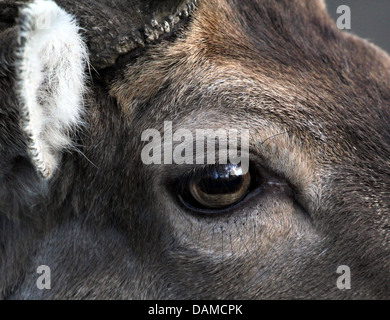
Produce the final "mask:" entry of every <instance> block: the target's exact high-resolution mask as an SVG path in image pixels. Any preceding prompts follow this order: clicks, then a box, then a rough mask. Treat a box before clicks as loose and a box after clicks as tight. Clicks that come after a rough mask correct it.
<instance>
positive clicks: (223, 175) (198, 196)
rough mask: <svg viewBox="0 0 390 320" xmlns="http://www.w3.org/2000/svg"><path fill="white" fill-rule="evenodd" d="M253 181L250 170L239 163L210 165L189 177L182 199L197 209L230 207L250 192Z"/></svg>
mask: <svg viewBox="0 0 390 320" xmlns="http://www.w3.org/2000/svg"><path fill="white" fill-rule="evenodd" d="M251 181H252V179H251V174H250V172H246V173H245V174H244V170H243V169H242V168H241V167H240V166H238V165H233V164H228V165H213V166H208V167H206V168H204V169H202V170H199V171H196V172H194V173H193V174H192V175H191V176H190V177H189V179H188V180H187V182H186V185H185V186H184V192H183V193H182V194H181V199H182V201H184V203H185V204H186V205H188V206H190V207H192V208H195V209H197V208H198V209H224V208H228V207H230V206H232V205H234V204H236V203H238V202H239V201H241V200H242V199H243V198H244V197H245V196H246V195H247V194H248V192H249V189H250V186H251Z"/></svg>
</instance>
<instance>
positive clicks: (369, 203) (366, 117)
mask: <svg viewBox="0 0 390 320" xmlns="http://www.w3.org/2000/svg"><path fill="white" fill-rule="evenodd" d="M13 36H14V33H13V30H8V31H4V32H3V33H2V34H1V36H0V41H1V46H0V48H2V49H1V53H2V57H1V61H2V63H1V66H0V77H1V78H0V84H1V86H0V96H1V97H2V98H1V101H2V105H1V108H0V115H1V118H0V131H1V135H0V142H1V144H0V146H1V151H2V156H1V158H0V163H1V172H0V179H1V186H0V211H1V212H2V214H1V215H0V221H1V224H0V226H1V228H2V230H1V232H0V244H1V246H0V248H1V255H0V259H1V260H0V294H1V295H2V297H3V298H12V299H18V298H77V299H81V298H113V299H115V298H117V299H121V298H141V299H144V298H145V299H148V298H184V299H186V298H198V299H200V298H336V299H339V298H341V299H344V298H369V299H373V298H382V299H383V298H390V286H389V281H388V280H389V270H390V217H389V214H390V208H389V207H390V202H389V200H390V188H389V185H390V184H389V182H390V169H389V164H390V162H389V159H390V133H389V122H390V111H389V106H390V89H389V88H390V58H389V57H388V56H387V55H386V54H385V53H384V52H382V51H381V50H380V49H378V48H376V47H375V46H373V45H371V44H369V43H367V42H365V41H363V40H361V39H358V38H356V37H354V36H351V35H347V34H344V33H341V32H339V31H338V30H337V29H336V28H335V26H334V24H333V23H332V22H331V20H330V18H329V17H328V16H327V14H326V13H325V11H324V8H323V5H322V2H320V1H312V0H302V1H298V0H296V1H290V0H281V1H271V0H269V1H268V0H258V1H249V0H243V1H242V0H240V1H239V0H210V1H201V2H200V4H199V7H198V9H197V10H196V11H195V13H194V15H193V17H192V20H191V23H190V24H189V25H188V26H187V27H186V29H183V30H182V33H181V34H180V35H179V37H178V39H176V40H175V41H174V42H163V43H161V44H157V45H155V46H153V47H152V48H150V49H149V50H147V52H146V53H145V54H144V55H143V56H141V57H139V58H138V59H136V61H133V62H132V63H130V64H129V65H128V66H127V67H126V69H124V70H120V69H117V70H116V74H115V79H114V80H111V79H112V74H105V72H104V71H102V72H101V73H100V75H94V79H93V85H90V90H89V93H88V94H87V97H86V106H87V116H86V121H87V126H86V129H85V130H84V131H82V132H79V133H78V138H77V139H76V140H77V141H76V142H77V145H78V146H79V149H80V151H81V152H82V153H78V152H74V153H65V154H64V155H63V159H62V164H61V167H60V169H59V171H58V172H57V173H56V175H55V177H54V178H53V179H52V180H50V182H49V186H48V188H47V190H46V191H44V189H45V186H44V183H43V182H42V181H40V180H39V178H38V177H37V176H36V174H35V173H34V170H33V168H32V167H31V164H30V163H29V161H28V159H27V154H26V151H25V145H24V142H23V139H22V138H21V137H22V135H21V133H20V130H19V128H18V106H17V105H16V102H15V100H14V98H13V95H11V94H10V92H12V90H13V89H12V83H13V79H14V75H13V68H12V59H13V51H12V49H9V50H5V49H4V48H12V45H8V44H11V43H13V40H12V39H13ZM112 70H114V69H110V70H109V71H110V72H112ZM106 72H108V70H106ZM164 120H173V122H174V125H175V127H180V126H183V127H186V128H190V129H195V128H201V127H206V128H210V127H215V128H219V127H227V128H229V127H230V126H232V127H237V128H241V127H245V128H249V129H250V130H251V137H252V141H251V149H252V153H253V154H254V159H255V161H256V162H259V163H261V165H263V166H264V167H267V168H268V169H270V170H272V171H274V172H275V173H276V174H278V175H279V176H280V177H281V179H285V180H287V181H289V183H290V184H291V186H292V188H293V189H294V197H293V198H291V197H289V196H287V195H285V194H283V193H274V194H270V195H266V196H259V197H255V198H253V199H251V200H250V201H248V202H247V203H246V204H245V205H243V206H241V207H240V208H238V209H236V210H235V211H234V212H232V213H231V214H229V215H225V216H221V217H215V218H214V219H209V218H204V219H203V218H201V217H198V216H193V215H191V214H190V213H188V212H186V211H185V210H183V209H182V208H181V207H180V206H179V205H178V204H177V201H176V198H175V195H174V194H172V193H171V192H170V191H169V190H170V187H169V185H170V181H172V180H173V179H174V178H175V177H177V176H178V175H179V174H180V173H183V172H185V170H186V168H182V167H177V166H145V165H143V164H142V162H141V157H140V152H141V149H142V146H143V143H142V142H141V139H140V137H141V132H142V130H145V129H146V128H160V129H161V128H162V126H163V121H164ZM281 132H286V134H280V133H281ZM265 140H267V143H262V142H263V141H265ZM252 159H253V158H252ZM42 197H43V198H42ZM41 264H46V265H49V266H50V267H51V271H52V289H51V290H38V289H37V287H36V279H37V276H38V275H37V274H36V268H37V266H39V265H41ZM339 265H348V266H349V267H350V268H351V270H352V289H351V290H346V291H341V290H339V289H337V287H336V279H337V277H338V275H337V274H336V269H337V267H338V266H339Z"/></svg>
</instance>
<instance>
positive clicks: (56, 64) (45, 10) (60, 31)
mask: <svg viewBox="0 0 390 320" xmlns="http://www.w3.org/2000/svg"><path fill="white" fill-rule="evenodd" d="M19 24H20V29H19V39H18V40H19V42H18V43H19V48H18V61H17V65H16V73H17V83H16V86H17V89H16V91H17V95H18V99H19V102H20V105H21V111H22V112H21V113H22V130H23V132H24V134H25V136H26V137H27V145H28V151H29V155H30V157H31V160H32V162H33V164H34V165H35V167H36V169H37V171H38V173H39V174H40V175H41V176H42V177H43V178H45V179H48V178H50V177H51V176H52V174H53V172H54V171H55V169H56V167H57V166H58V161H59V156H60V153H61V150H63V149H64V148H66V147H69V146H70V145H71V139H70V137H69V134H70V132H71V130H72V129H73V128H74V127H75V126H77V125H78V124H80V121H81V120H80V116H81V113H82V109H83V108H82V99H83V93H84V88H85V85H84V80H85V79H84V74H85V70H84V69H85V65H86V62H87V49H86V46H85V44H84V42H83V41H82V39H81V36H80V35H79V29H80V28H79V27H78V26H77V24H76V22H75V20H74V18H73V17H72V16H71V15H69V14H68V13H67V12H65V11H64V10H63V9H61V8H59V7H58V6H57V4H56V3H55V2H53V1H49V0H35V1H34V2H33V3H31V4H29V5H28V6H26V7H24V8H23V9H21V10H20V17H19Z"/></svg>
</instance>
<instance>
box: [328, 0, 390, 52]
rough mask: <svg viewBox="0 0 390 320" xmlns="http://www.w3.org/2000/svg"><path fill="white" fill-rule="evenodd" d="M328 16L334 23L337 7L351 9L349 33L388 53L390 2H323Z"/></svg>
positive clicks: (362, 0)
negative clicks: (341, 6) (342, 6)
mask: <svg viewBox="0 0 390 320" xmlns="http://www.w3.org/2000/svg"><path fill="white" fill-rule="evenodd" d="M325 1H326V4H327V8H328V12H329V14H330V15H331V16H332V17H333V19H334V20H335V21H336V20H337V18H338V17H339V16H340V15H338V14H337V7H338V6H340V5H343V4H345V5H347V6H349V7H350V8H351V27H352V29H351V30H349V32H352V33H353V34H356V35H358V36H360V37H362V38H365V39H367V40H370V41H371V42H373V43H375V44H376V45H378V46H379V47H381V48H382V49H384V50H386V51H387V52H389V53H390V0H325Z"/></svg>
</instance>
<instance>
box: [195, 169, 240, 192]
mask: <svg viewBox="0 0 390 320" xmlns="http://www.w3.org/2000/svg"><path fill="white" fill-rule="evenodd" d="M242 183H243V177H242V176H237V175H234V174H232V166H231V165H230V166H221V167H214V168H212V169H211V170H210V171H209V172H208V173H207V174H206V175H205V176H204V177H202V178H201V179H200V180H199V181H198V188H199V189H200V190H201V191H203V192H204V193H206V194H209V195H216V194H224V193H225V194H226V193H235V192H237V191H239V190H240V188H241V187H242Z"/></svg>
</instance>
